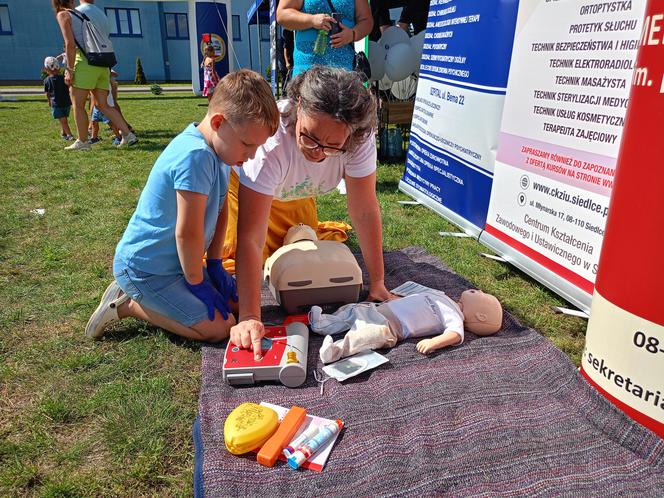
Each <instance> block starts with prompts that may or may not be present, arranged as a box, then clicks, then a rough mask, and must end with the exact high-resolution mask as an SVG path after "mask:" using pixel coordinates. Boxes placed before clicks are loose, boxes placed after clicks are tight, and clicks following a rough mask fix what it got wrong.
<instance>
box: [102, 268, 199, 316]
mask: <svg viewBox="0 0 664 498" xmlns="http://www.w3.org/2000/svg"><path fill="white" fill-rule="evenodd" d="M203 272H204V276H205V278H208V277H207V273H205V269H203ZM113 275H114V276H115V281H116V282H117V283H118V285H119V286H120V288H121V289H122V290H123V291H124V292H125V293H126V294H127V295H128V296H129V297H130V298H131V299H133V300H134V301H136V302H137V303H139V304H140V305H141V307H143V308H147V309H149V310H152V311H154V312H156V313H159V314H160V315H164V316H167V317H168V318H171V319H173V320H175V321H176V322H179V323H181V324H183V325H185V326H187V327H191V326H192V325H195V324H196V323H199V322H202V321H203V320H208V312H207V306H206V305H205V304H203V302H202V301H200V300H199V299H198V298H197V297H196V296H194V295H193V294H192V293H191V292H190V291H189V289H187V286H186V284H185V279H184V276H183V275H153V274H151V273H145V272H142V271H139V270H134V269H132V268H130V267H128V266H127V265H125V264H124V263H122V262H121V261H114V262H113Z"/></svg>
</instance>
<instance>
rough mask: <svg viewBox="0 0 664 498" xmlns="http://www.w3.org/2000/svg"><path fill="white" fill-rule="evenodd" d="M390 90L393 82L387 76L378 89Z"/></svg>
mask: <svg viewBox="0 0 664 498" xmlns="http://www.w3.org/2000/svg"><path fill="white" fill-rule="evenodd" d="M390 88H392V80H391V79H390V78H388V77H387V75H385V76H383V77H382V78H381V79H380V81H379V82H378V89H379V90H389V89H390Z"/></svg>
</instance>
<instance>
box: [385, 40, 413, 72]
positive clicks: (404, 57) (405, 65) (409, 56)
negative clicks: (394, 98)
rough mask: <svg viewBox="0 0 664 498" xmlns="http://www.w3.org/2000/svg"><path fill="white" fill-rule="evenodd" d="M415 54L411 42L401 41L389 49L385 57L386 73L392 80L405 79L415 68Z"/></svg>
mask: <svg viewBox="0 0 664 498" xmlns="http://www.w3.org/2000/svg"><path fill="white" fill-rule="evenodd" d="M418 63H419V60H415V54H414V53H413V48H412V47H411V46H410V44H407V43H400V44H399V45H394V46H393V47H392V48H390V49H389V50H388V51H387V58H386V59H385V74H386V75H387V76H388V77H389V78H390V79H391V80H392V81H401V80H405V79H406V78H407V77H408V76H410V74H411V73H412V72H413V71H414V70H415V65H416V64H418Z"/></svg>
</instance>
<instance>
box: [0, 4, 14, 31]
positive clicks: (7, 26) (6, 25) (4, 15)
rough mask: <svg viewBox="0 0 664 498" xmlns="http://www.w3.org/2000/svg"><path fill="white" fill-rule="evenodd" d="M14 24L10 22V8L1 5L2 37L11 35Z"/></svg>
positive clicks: (0, 23) (0, 29)
mask: <svg viewBox="0 0 664 498" xmlns="http://www.w3.org/2000/svg"><path fill="white" fill-rule="evenodd" d="M11 34H12V23H11V21H10V20H9V7H8V6H7V5H0V35H11Z"/></svg>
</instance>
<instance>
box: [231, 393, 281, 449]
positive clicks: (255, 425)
mask: <svg viewBox="0 0 664 498" xmlns="http://www.w3.org/2000/svg"><path fill="white" fill-rule="evenodd" d="M278 426H279V417H278V416H277V412H275V411H274V410H273V409H271V408H267V407H265V406H261V405H257V404H256V403H242V404H241V405H240V406H238V407H237V408H235V409H234V410H233V411H232V412H231V413H229V414H228V417H226V422H224V443H226V449H227V450H228V451H230V452H231V453H232V454H233V455H242V454H243V453H249V452H250V451H252V450H256V449H258V448H260V447H261V446H263V444H264V443H265V441H267V440H268V439H269V438H270V437H271V436H272V434H274V433H275V431H276V430H277V427H278Z"/></svg>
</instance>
